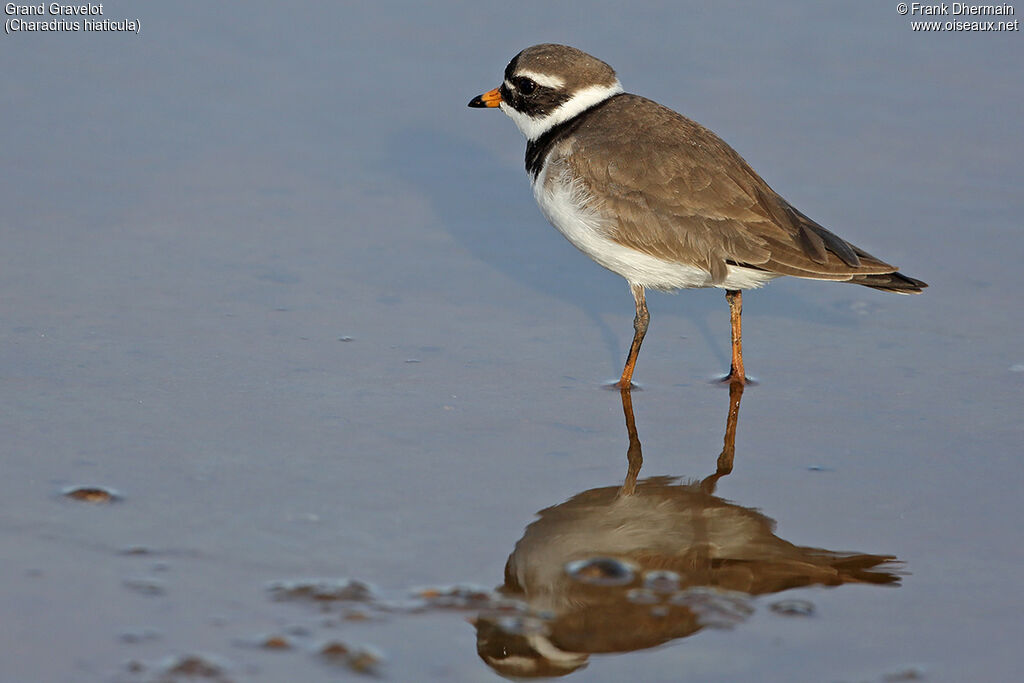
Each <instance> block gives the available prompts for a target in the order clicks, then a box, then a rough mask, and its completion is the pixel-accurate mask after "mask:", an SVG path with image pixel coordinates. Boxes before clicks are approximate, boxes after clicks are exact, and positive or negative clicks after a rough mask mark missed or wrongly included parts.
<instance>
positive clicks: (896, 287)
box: [851, 273, 928, 294]
mask: <svg viewBox="0 0 1024 683" xmlns="http://www.w3.org/2000/svg"><path fill="white" fill-rule="evenodd" d="M851 282H856V283H857V284H858V285H864V286H865V287H871V288H872V289H880V290H882V291H883V292H893V293H895V294H920V293H921V290H923V289H924V288H925V287H927V286H928V283H927V282H924V281H922V280H918V279H916V278H912V277H908V276H906V275H904V274H903V273H885V274H882V275H862V276H859V277H854V278H853V280H851Z"/></svg>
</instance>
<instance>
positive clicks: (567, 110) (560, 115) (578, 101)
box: [499, 80, 622, 140]
mask: <svg viewBox="0 0 1024 683" xmlns="http://www.w3.org/2000/svg"><path fill="white" fill-rule="evenodd" d="M620 92H622V84H621V83H619V81H618V80H616V81H615V82H614V83H612V84H611V85H591V86H589V87H587V88H583V89H582V90H577V91H576V92H575V93H574V94H573V96H572V98H570V99H569V101H568V102H566V103H565V104H563V105H562V106H560V107H558V108H557V109H555V110H554V111H552V112H551V113H550V114H548V115H547V116H541V117H533V116H527V115H526V114H524V113H522V112H518V111H516V110H515V109H513V108H512V107H510V106H509V105H508V103H506V102H502V103H501V104H500V105H499V106H500V107H501V110H502V111H503V112H505V114H507V115H508V117H509V118H510V119H512V121H513V122H514V123H515V124H516V127H517V128H519V130H521V131H522V133H523V135H525V136H526V139H527V140H536V139H537V138H539V137H540V136H541V135H543V134H544V133H546V132H547V131H548V130H550V129H551V127H552V126H557V125H558V124H560V123H561V122H562V121H568V120H569V119H571V118H572V117H574V116H576V115H577V114H579V113H580V112H582V111H585V110H587V109H590V108H591V107H593V106H594V105H595V104H597V103H598V102H603V101H604V100H606V99H608V98H609V97H612V96H613V95H618V94H619V93H620Z"/></svg>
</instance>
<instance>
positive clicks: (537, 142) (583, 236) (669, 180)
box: [469, 44, 927, 389]
mask: <svg viewBox="0 0 1024 683" xmlns="http://www.w3.org/2000/svg"><path fill="white" fill-rule="evenodd" d="M469 106H470V107H492V108H493V107H498V108H500V109H501V110H502V111H503V112H505V114H507V115H508V116H509V117H510V118H511V119H512V120H513V121H514V122H515V124H516V126H518V128H519V130H520V131H522V132H523V134H524V135H525V136H526V172H527V173H528V174H529V176H530V182H531V184H532V185H533V194H534V197H535V198H536V199H537V203H538V204H539V205H540V209H541V211H542V212H543V213H544V215H545V216H546V217H547V219H548V220H549V221H550V222H551V224H552V225H554V226H555V227H556V228H557V229H558V231H559V232H561V233H562V234H563V235H565V237H566V238H567V239H568V240H569V241H570V242H571V243H572V244H573V245H574V246H575V247H576V248H578V249H579V250H580V251H582V252H583V253H584V254H586V255H587V256H589V257H590V258H592V259H593V260H594V261H596V262H597V263H599V264H600V265H602V266H604V267H605V268H607V269H608V270H611V271H612V272H615V273H618V274H619V275H621V276H622V277H624V278H626V281H627V282H629V287H630V290H632V292H633V299H634V300H635V301H636V317H635V318H634V320H633V329H634V335H633V344H632V345H631V347H630V349H629V355H628V356H627V358H626V365H625V367H624V368H623V370H622V377H621V379H620V380H619V383H618V386H619V387H620V388H623V389H626V388H629V387H631V386H632V384H631V381H632V377H633V368H634V366H635V365H636V359H637V355H638V354H639V352H640V344H641V343H642V342H643V339H644V334H645V333H646V332H647V325H648V322H649V321H650V315H649V314H648V312H647V303H646V301H645V299H644V290H645V289H648V288H650V289H660V290H676V289H686V288H693V287H718V288H719V289H724V290H725V296H726V299H727V300H728V302H729V310H730V313H731V320H732V367H731V368H730V370H729V375H728V376H727V377H726V379H727V380H729V381H730V382H740V383H744V382H746V380H747V378H746V375H745V374H744V370H743V350H742V345H741V338H740V315H741V311H742V298H741V297H742V291H743V290H744V289H755V288H757V287H761V286H762V285H764V284H765V283H767V282H768V281H769V280H772V279H774V278H777V277H779V276H781V275H793V276H795V277H801V278H807V279H811V280H835V281H838V282H853V283H856V284H859V285H865V286H867V287H872V288H874V289H880V290H883V291H886V292H896V293H898V294H918V293H920V292H921V290H922V289H923V288H924V287H927V285H926V284H925V283H924V282H921V281H920V280H915V279H914V278H911V277H907V276H906V275H903V274H902V273H898V272H896V267H895V266H892V265H889V264H888V263H885V262H884V261H880V260H879V259H877V258H875V257H874V256H871V255H870V254H868V253H867V252H865V251H864V250H862V249H860V248H858V247H855V246H854V245H852V244H850V243H849V242H847V241H845V240H843V239H842V238H840V237H838V236H836V235H834V234H832V233H831V232H829V231H828V230H826V229H825V228H823V227H822V226H820V225H818V224H817V223H815V222H814V221H813V220H811V219H810V218H808V217H807V216H805V215H804V214H802V213H801V212H800V211H798V210H797V209H796V208H794V207H793V206H792V205H791V204H790V203H789V202H787V201H786V200H785V199H783V198H782V197H780V196H779V195H778V194H776V192H775V191H774V190H773V189H772V188H771V187H769V186H768V183H766V182H765V181H764V180H762V179H761V177H760V176H759V175H757V173H755V172H754V170H753V169H752V168H751V167H750V165H749V164H747V162H746V161H744V160H743V158H742V157H741V156H740V155H739V154H737V153H736V152H735V151H734V150H733V148H732V147H730V146H729V145H727V144H726V143H725V142H724V141H723V140H722V139H721V138H719V137H718V136H717V135H715V134H714V133H712V132H711V131H710V130H708V129H707V128H705V127H703V126H701V125H700V124H699V123H696V122H695V121H691V120H690V119H688V118H686V117H685V116H682V115H680V114H678V113H676V112H674V111H672V110H671V109H668V108H667V107H663V106H661V105H660V104H658V103H657V102H652V101H651V100H648V99H646V98H643V97H640V96H638V95H631V94H628V93H625V92H623V90H622V85H621V84H620V83H619V79H618V78H617V77H616V76H615V71H614V70H613V69H612V68H611V67H610V66H608V65H607V64H605V63H604V62H602V61H601V60H600V59H597V58H596V57H592V56H590V55H588V54H587V53H585V52H582V51H580V50H577V49H576V48H573V47H568V46H566V45H553V44H545V45H534V46H533V47H530V48H527V49H525V50H523V51H522V52H520V53H519V54H518V55H516V56H515V57H513V58H512V61H511V62H509V63H508V66H507V67H505V79H504V81H503V82H502V84H501V85H500V86H498V87H497V88H495V89H494V90H491V91H490V92H487V93H484V94H483V95H480V96H478V97H475V98H473V100H471V101H470V103H469Z"/></svg>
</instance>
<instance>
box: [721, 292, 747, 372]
mask: <svg viewBox="0 0 1024 683" xmlns="http://www.w3.org/2000/svg"><path fill="white" fill-rule="evenodd" d="M725 298H726V300H727V301H728V302H729V319H730V321H731V322H732V367H731V368H729V376H728V377H726V378H725V381H726V382H729V383H734V382H735V383H739V384H746V383H747V375H746V373H745V372H744V371H743V334H742V332H741V330H740V317H741V316H742V315H743V292H742V291H740V290H738V289H727V290H725Z"/></svg>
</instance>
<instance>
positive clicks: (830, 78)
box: [0, 2, 1024, 683]
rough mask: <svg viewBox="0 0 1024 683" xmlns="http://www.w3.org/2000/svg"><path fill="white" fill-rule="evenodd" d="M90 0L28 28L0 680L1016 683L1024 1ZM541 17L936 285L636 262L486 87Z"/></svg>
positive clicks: (10, 123) (10, 47)
mask: <svg viewBox="0 0 1024 683" xmlns="http://www.w3.org/2000/svg"><path fill="white" fill-rule="evenodd" d="M588 7H589V9H588V11H587V12H586V13H585V14H583V15H581V13H580V12H579V9H578V8H574V7H571V6H567V5H566V6H562V5H559V6H555V7H552V6H550V5H549V4H541V3H532V2H527V3H516V4H515V5H502V6H485V5H474V6H472V7H469V8H467V7H466V6H463V5H461V4H458V3H439V4H438V3H434V4H431V5H422V6H421V5H414V4H408V5H400V4H391V3H384V4H375V5H369V4H368V5H366V6H365V7H358V8H352V7H349V6H346V5H344V4H331V5H322V6H321V5H316V6H307V7H305V8H303V9H294V10H292V9H286V8H283V7H281V6H279V5H271V4H269V3H259V2H257V3H244V4H243V3H218V4H217V5H216V6H215V7H211V6H208V5H206V4H201V3H184V4H181V3H179V4H176V5H174V6H171V5H156V4H152V5H151V4H134V5H131V6H127V5H126V6H113V5H109V4H107V3H105V4H104V12H105V16H107V17H108V18H110V19H117V18H139V19H140V20H141V24H142V29H141V32H140V33H139V34H138V35H134V34H132V35H127V34H117V33H105V34H94V33H84V32H78V33H48V34H43V33H27V32H23V33H18V34H14V35H5V36H3V43H4V45H3V51H4V76H3V78H2V79H0V94H2V96H3V98H4V101H5V102H6V103H7V115H6V116H5V120H4V125H3V126H2V127H0V144H2V147H3V150H4V158H5V161H6V164H7V167H8V173H7V174H6V175H5V182H4V183H2V184H0V197H2V199H3V206H4V212H3V216H2V218H0V237H2V241H3V249H2V250H0V435H2V437H3V439H2V442H3V455H2V460H0V462H2V464H3V473H4V476H3V478H2V483H0V495H2V501H3V502H2V506H0V509H2V514H0V556H2V558H3V562H2V563H0V573H2V576H3V578H4V581H3V589H0V614H2V615H3V620H2V622H3V625H2V626H0V681H3V682H5V683H6V682H7V681H11V682H23V681H75V682H79V681H86V680H97V681H125V682H137V681H154V680H172V681H184V680H213V681H227V680H230V681H249V680H252V681H284V680H303V681H330V680H337V679H338V678H350V677H358V676H369V677H379V678H381V679H386V680H397V681H419V680H458V681H478V680H479V681H486V680H500V679H499V678H498V675H504V676H509V675H523V674H529V673H533V674H545V675H550V676H567V677H569V678H571V679H573V680H580V681H619V680H645V681H646V680H650V681H669V680H692V681H736V680H750V681H755V680H756V681H764V680H772V681H800V680H807V681H850V682H853V681H858V682H859V681H875V682H880V681H888V680H915V679H917V680H928V681H963V680H977V681H1005V680H1013V679H1014V678H1015V676H1016V675H1017V672H1018V671H1019V670H1020V668H1021V667H1022V666H1024V658H1022V656H1021V654H1020V648H1019V646H1018V641H1019V640H1020V639H1021V637H1022V635H1024V634H1022V629H1021V611H1022V607H1024V598H1022V595H1021V592H1020V591H1019V590H1018V589H1017V588H1016V586H1017V575H1018V573H1019V567H1020V566H1021V563H1022V562H1024V552H1022V550H1021V548H1022V547H1024V544H1022V542H1021V541H1022V540H1024V539H1022V538H1021V531H1020V525H1019V524H1018V518H1019V513H1020V494H1019V491H1020V490H1021V488H1022V486H1024V476H1022V474H1024V466H1022V465H1021V460H1020V451H1021V444H1022V435H1024V430H1022V428H1021V420H1020V418H1021V408H1020V406H1021V405H1024V400H1022V399H1024V396H1022V394H1024V371H1022V369H1024V352H1022V349H1021V344H1020V340H1021V339H1022V338H1024V319H1022V317H1021V316H1020V315H1019V314H1018V305H1017V297H1018V292H1019V291H1020V290H1021V285H1022V282H1021V274H1020V273H1021V271H1020V268H1019V264H1020V263H1021V262H1022V261H1024V248H1022V240H1021V238H1020V225H1019V223H1020V221H1019V217H1020V215H1022V213H1024V203H1022V199H1021V195H1020V192H1019V187H1020V182H1021V180H1022V161H1021V160H1022V159H1024V148H1022V147H1024V146H1022V138H1021V136H1020V134H1019V120H1018V119H1019V117H1018V116H1016V115H1014V112H1017V111H1019V110H1020V109H1021V105H1022V95H1021V89H1020V88H1017V87H1012V84H1013V83H1014V79H1018V80H1019V65H1020V64H1021V61H1022V57H1024V49H1022V43H1021V40H1020V33H1019V32H1016V33H1014V32H1003V33H987V34H986V33H962V32H961V33H940V34H919V33H915V32H913V31H911V29H910V26H909V21H910V20H911V18H910V17H905V16H901V15H899V14H898V13H897V12H896V9H895V3H893V5H892V6H889V5H880V4H877V3H873V4H871V3H869V4H867V5H864V6H859V7H856V8H854V7H852V6H850V7H846V6H844V7H841V8H840V7H834V8H833V7H815V8H814V9H813V10H812V9H811V6H810V5H808V4H806V3H782V4H779V3H776V4H773V5H772V6H771V7H768V6H765V7H761V8H757V9H752V8H750V7H747V6H739V5H732V4H722V5H716V6H715V7H714V8H713V9H712V8H710V7H708V6H705V5H694V6H682V7H680V6H679V5H678V4H676V3H664V4H660V3H632V4H631V5H630V6H629V7H620V6H619V5H617V4H615V3H596V4H594V3H592V4H591V5H589V6H588ZM549 40H557V41H560V42H566V43H570V44H574V45H577V46H579V47H581V48H583V49H585V50H588V51H590V52H592V53H594V54H596V55H597V56H599V57H601V58H603V59H605V60H607V61H608V62H609V63H611V64H612V65H613V66H615V67H616V68H617V69H618V72H619V76H620V78H621V80H622V81H623V83H624V84H625V86H626V88H627V90H630V91H633V92H638V93H640V94H643V95H647V96H650V97H653V98H655V99H657V100H659V101H661V102H662V103H664V104H666V105H669V106H672V107H673V108H676V109H678V110H680V111H682V112H683V113H685V114H687V115H689V116H692V117H693V118H695V119H697V120H699V121H700V122H702V123H704V124H705V125H707V126H709V127H710V128H712V129H713V130H715V131H716V132H718V133H719V134H720V135H722V137H724V138H725V139H726V140H727V141H728V142H729V143H730V144H732V145H733V146H734V147H735V148H736V149H737V150H738V151H739V152H740V153H741V154H742V155H743V156H744V157H745V158H747V160H748V161H749V162H750V163H751V165H752V166H753V167H754V168H755V169H757V170H758V171H759V172H760V173H761V174H762V175H763V176H764V177H765V178H766V180H768V182H769V183H770V184H771V185H772V186H773V187H774V188H775V189H776V190H778V191H779V192H780V193H781V194H782V195H783V196H785V197H786V198H787V199H789V200H790V201H791V202H793V204H794V205H796V206H797V207H799V208H800V209H801V210H802V211H804V212H805V213H807V214H808V215H810V216H811V217H812V218H814V219H816V220H818V221H820V222H822V223H823V224H824V225H826V226H827V227H829V228H830V229H833V230H835V231H836V232H837V233H838V234H839V235H841V236H843V237H845V238H847V239H849V240H851V241H852V242H854V243H855V244H857V245H858V246H860V247H863V248H864V249H866V250H868V251H870V252H871V253H875V254H877V255H879V256H880V257H882V258H885V259H886V260H889V261H891V262H894V263H897V264H899V265H900V266H901V268H902V269H903V271H904V272H906V273H907V274H909V275H912V276H914V277H918V278H921V279H923V280H925V281H927V282H928V283H929V284H930V285H931V287H930V288H929V289H928V290H927V291H926V292H925V293H924V294H923V295H922V296H917V297H899V296H894V295H887V294H883V293H879V292H875V291H870V290H867V289H865V288H860V287H854V286H850V285H840V284H832V283H819V282H807V281H796V280H791V279H782V280H779V281H776V282H774V283H772V284H771V285H770V286H769V287H767V288H765V289H763V290H758V291H756V292H750V293H748V294H747V296H745V297H744V304H745V310H744V313H745V315H744V321H745V327H744V341H745V355H746V362H747V371H748V372H749V373H750V374H751V375H753V376H754V377H755V378H756V379H757V380H758V383H757V384H756V385H753V386H749V387H747V388H746V390H745V391H744V392H742V394H740V392H737V391H732V392H730V390H729V389H728V388H727V387H725V386H722V385H719V384H716V383H715V382H714V381H713V380H714V378H715V377H717V376H719V375H720V374H722V373H723V372H724V371H726V370H727V369H728V359H729V345H728V342H729V338H728V334H729V331H728V307H727V305H726V302H725V297H724V296H723V295H722V293H721V292H718V291H710V290H705V291H693V292H685V293H682V294H680V295H678V296H668V295H661V294H657V293H654V294H651V295H650V297H649V299H648V305H649V307H650V310H651V316H652V322H651V328H650V332H649V333H648V335H647V339H646V341H645V343H644V349H643V352H642V354H641V356H640V361H639V364H638V367H637V371H636V375H635V380H636V381H637V382H638V383H639V385H640V389H639V390H636V391H633V392H632V393H631V394H629V395H625V396H624V395H621V394H620V393H619V392H618V391H609V390H607V389H606V388H605V384H606V383H607V382H608V381H609V380H611V379H613V378H614V377H616V376H617V375H618V372H619V371H620V369H621V363H622V360H623V358H624V356H625V352H626V348H627V345H628V343H629V341H630V338H631V335H632V324H631V321H632V316H633V310H632V309H633V306H632V300H631V297H630V295H629V292H628V289H627V287H626V286H625V283H624V282H623V281H622V280H621V279H620V278H618V277H617V276H614V275H612V274H610V273H607V272H605V271H603V270H601V269H600V268H599V267H597V266H596V265H594V264H593V263H591V262H590V261H589V260H587V259H586V258H584V257H583V256H581V255H580V254H579V253H577V252H576V251H575V250H574V249H573V248H572V247H571V246H570V245H568V244H567V243H566V242H565V241H564V240H563V238H562V237H561V236H560V235H558V234H557V233H556V232H555V231H554V230H553V229H552V228H550V227H549V226H547V225H546V224H545V223H544V220H543V218H542V216H541V215H540V212H539V211H538V210H537V208H536V206H535V205H534V203H533V198H532V196H531V193H530V191H529V187H528V182H527V180H526V178H525V177H524V174H523V172H522V153H523V148H524V143H523V141H522V139H521V136H520V134H519V133H518V131H516V130H515V127H514V126H513V125H512V123H511V122H510V121H509V120H508V119H507V118H506V117H504V116H502V115H501V114H500V113H498V112H494V111H480V110H474V109H468V108H467V107H466V106H465V105H466V102H468V101H469V99H470V98H471V97H473V96H474V95H477V94H479V93H481V92H484V91H486V90H488V89H490V88H492V87H494V85H496V84H497V82H498V79H499V78H500V76H501V72H502V69H503V68H504V66H505V64H506V62H507V61H508V59H509V58H510V57H512V56H513V55H514V54H515V53H516V52H517V51H518V50H519V49H521V48H523V47H525V46H527V45H529V44H532V43H536V42H541V41H549Z"/></svg>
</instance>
